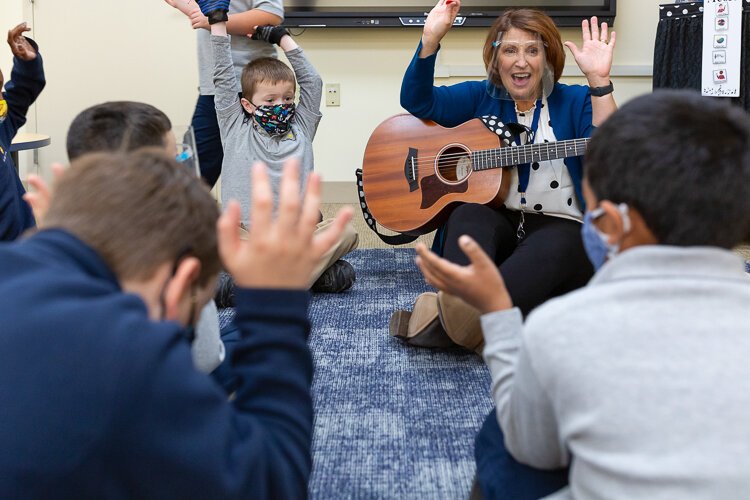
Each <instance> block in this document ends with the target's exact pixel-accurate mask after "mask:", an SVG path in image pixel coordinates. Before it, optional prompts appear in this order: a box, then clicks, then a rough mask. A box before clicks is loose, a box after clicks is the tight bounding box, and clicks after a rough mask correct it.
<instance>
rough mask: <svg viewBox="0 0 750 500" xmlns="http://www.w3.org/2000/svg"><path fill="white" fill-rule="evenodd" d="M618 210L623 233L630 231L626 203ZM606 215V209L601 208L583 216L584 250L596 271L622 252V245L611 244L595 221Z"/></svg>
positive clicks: (618, 206)
mask: <svg viewBox="0 0 750 500" xmlns="http://www.w3.org/2000/svg"><path fill="white" fill-rule="evenodd" d="M617 210H618V211H619V212H620V215H621V216H622V225H623V231H624V232H626V233H627V232H628V231H630V217H629V216H628V206H627V205H626V204H624V203H620V204H619V205H617ZM602 215H604V209H603V208H601V207H599V208H596V209H594V210H592V211H590V212H586V214H585V215H584V216H583V226H582V227H581V238H582V239H583V248H584V250H586V255H587V256H588V258H589V260H590V261H591V264H592V265H593V266H594V270H595V271H598V270H599V268H600V267H602V266H603V265H604V263H605V262H606V261H607V259H611V258H612V257H614V256H615V255H617V253H618V252H619V251H620V244H619V243H614V244H610V243H609V241H608V240H609V236H607V235H606V234H604V233H602V232H601V231H599V229H598V228H597V227H596V225H595V224H594V221H595V220H596V219H598V218H599V217H601V216H602Z"/></svg>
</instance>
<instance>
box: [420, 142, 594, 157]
mask: <svg viewBox="0 0 750 500" xmlns="http://www.w3.org/2000/svg"><path fill="white" fill-rule="evenodd" d="M589 140H590V139H588V138H586V139H570V143H572V144H573V146H570V147H575V148H578V147H579V146H583V145H585V144H586V143H587V142H588V141H589ZM562 143H567V141H558V142H550V143H543V144H527V145H524V146H511V147H505V148H495V149H481V150H477V151H472V152H470V153H467V152H466V151H462V152H460V153H446V154H444V155H433V156H420V157H419V159H418V160H417V161H422V160H428V161H431V160H434V159H435V158H453V157H465V156H477V155H488V156H489V155H492V156H498V155H496V154H495V153H494V152H500V156H511V157H512V156H514V155H521V154H523V155H527V154H534V149H539V150H541V149H545V148H546V149H547V151H546V152H547V153H549V150H550V149H555V151H557V150H559V149H560V146H550V145H551V144H562ZM562 147H563V148H566V149H567V147H569V146H567V145H566V146H562ZM506 151H507V153H506Z"/></svg>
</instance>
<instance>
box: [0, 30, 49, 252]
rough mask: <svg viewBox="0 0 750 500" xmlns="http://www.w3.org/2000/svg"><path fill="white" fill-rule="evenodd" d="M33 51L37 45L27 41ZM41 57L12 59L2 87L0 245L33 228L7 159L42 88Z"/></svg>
mask: <svg viewBox="0 0 750 500" xmlns="http://www.w3.org/2000/svg"><path fill="white" fill-rule="evenodd" d="M29 43H31V44H32V45H33V47H34V48H35V49H36V48H37V46H36V43H34V42H33V41H32V40H29ZM44 84H45V80H44V67H43V65H42V55H41V54H39V51H38V50H37V56H36V58H35V59H34V60H32V61H22V60H21V59H18V58H17V57H14V58H13V70H12V71H11V75H10V81H8V82H6V84H5V92H3V97H4V98H5V100H6V101H7V102H8V114H7V116H6V118H5V121H3V122H2V123H0V241H8V240H14V239H16V238H17V237H18V236H19V235H20V234H21V233H22V232H24V231H25V230H26V229H28V228H30V227H34V225H35V222H34V215H33V214H32V212H31V207H30V206H29V204H28V203H26V202H25V201H24V200H23V199H22V196H23V195H24V193H25V192H26V191H25V190H24V189H23V185H22V184H21V179H19V178H18V174H16V169H15V166H14V164H13V159H12V158H11V156H10V151H9V149H10V143H11V142H12V141H13V138H14V137H15V136H16V132H18V129H19V128H21V127H23V125H24V124H25V123H26V113H27V112H28V110H29V106H31V105H32V104H33V103H34V101H35V100H36V98H37V97H39V94H40V93H41V92H42V89H43V88H44Z"/></svg>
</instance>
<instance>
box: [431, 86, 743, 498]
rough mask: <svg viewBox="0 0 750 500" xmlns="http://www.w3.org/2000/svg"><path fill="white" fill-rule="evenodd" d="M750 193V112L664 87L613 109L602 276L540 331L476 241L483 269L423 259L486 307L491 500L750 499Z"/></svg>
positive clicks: (546, 314) (598, 201) (598, 203)
mask: <svg viewBox="0 0 750 500" xmlns="http://www.w3.org/2000/svg"><path fill="white" fill-rule="evenodd" d="M748 185H750V118H749V117H748V115H747V114H746V113H744V112H743V111H742V110H741V109H738V108H734V107H732V106H731V105H730V104H729V103H727V102H720V100H708V99H706V98H703V97H700V96H699V95H697V94H694V93H690V92H685V91H682V92H678V91H662V92H656V93H654V94H650V95H647V96H643V97H640V98H637V99H635V100H633V101H631V102H629V103H628V104H626V105H625V106H623V107H622V108H621V109H620V110H619V111H617V112H616V113H615V114H613V115H612V116H611V117H610V118H609V119H608V120H607V121H606V122H605V123H604V124H603V125H602V126H601V127H600V128H599V129H598V130H597V131H596V132H595V133H594V135H593V137H592V140H591V144H590V146H589V148H588V150H587V152H586V159H585V177H584V184H583V187H584V196H585V198H586V205H587V206H588V207H589V210H590V212H589V213H587V214H586V217H585V219H584V228H583V237H584V246H585V248H586V252H587V254H588V255H589V258H590V259H591V261H592V263H593V264H594V266H595V267H596V268H597V269H598V270H597V272H596V274H595V275H594V277H593V278H592V280H591V282H590V283H589V284H588V285H587V286H586V287H584V288H582V289H580V290H577V291H575V292H571V293H569V294H567V295H564V296H561V297H559V298H556V299H551V300H549V301H548V302H546V303H545V304H543V305H541V306H540V307H538V308H537V309H535V310H534V311H533V312H532V313H531V314H530V315H529V316H528V318H527V320H526V322H525V324H522V319H521V314H520V312H519V310H518V309H517V308H514V307H513V304H512V301H511V299H510V296H509V295H508V292H507V290H506V289H505V286H504V283H503V280H502V277H501V276H500V274H499V273H498V272H497V268H496V267H495V265H494V264H493V263H492V261H491V260H490V259H489V258H488V257H487V256H486V255H485V254H484V253H483V252H482V251H481V250H480V249H479V247H478V245H477V244H476V243H475V242H474V241H473V240H471V239H470V238H468V237H467V236H463V237H461V241H460V244H461V247H462V249H463V250H464V252H465V253H466V254H467V256H468V257H469V260H470V262H471V263H470V265H468V266H458V265H455V264H451V263H449V262H447V261H444V260H442V259H440V258H438V257H437V256H435V255H433V254H431V253H430V252H429V251H428V250H427V249H426V248H425V247H424V246H422V247H419V248H418V249H417V252H418V254H419V257H418V264H419V266H420V268H421V269H422V272H423V273H424V275H425V277H426V278H427V281H428V282H429V283H431V284H432V285H434V286H436V287H438V288H440V289H442V290H446V291H448V292H449V293H452V294H455V295H458V296H460V297H462V298H463V299H464V300H465V301H466V302H468V303H470V304H472V305H473V306H474V307H476V308H477V309H479V310H480V311H481V312H482V313H483V316H482V318H481V321H482V329H483V333H484V339H485V343H486V346H485V348H484V353H483V354H484V358H485V361H486V362H487V365H488V367H489V368H490V372H491V373H492V393H493V399H494V400H495V403H496V407H497V412H496V413H495V412H493V413H492V414H491V415H490V417H489V418H488V419H487V421H486V422H485V425H484V427H483V428H482V430H481V431H480V433H479V436H478V437H477V441H476V448H475V453H476V458H477V477H478V484H479V486H480V488H481V490H482V493H483V494H484V498H497V495H498V494H499V492H500V491H504V492H505V493H504V494H505V495H507V496H506V497H504V498H539V497H542V496H545V495H549V494H552V493H553V492H554V491H556V490H558V489H560V488H564V487H565V486H566V484H568V483H569V486H568V487H567V488H565V489H564V490H563V491H561V492H559V493H558V494H557V495H556V496H555V497H554V498H573V497H576V498H579V497H587V498H588V497H590V498H605V497H606V498H700V499H712V498H736V497H737V496H738V495H740V496H741V494H739V493H738V492H742V491H748V489H750V475H748V473H747V471H748V470H750V455H748V454H747V453H745V452H744V449H745V448H744V447H745V446H746V443H748V442H750V394H748V392H747V391H743V390H739V387H741V384H742V383H743V381H745V380H747V379H748V378H750V364H748V362H747V359H748V358H750V337H748V332H750V320H748V315H747V304H749V303H750V278H748V276H747V275H746V273H745V268H744V263H743V261H742V259H741V258H740V257H739V256H738V255H736V254H735V253H733V252H732V251H731V249H732V248H733V247H735V246H736V245H739V244H741V243H743V242H745V240H746V238H747V236H748V234H750V197H748V195H747V186H748ZM501 429H502V432H501ZM516 460H517V462H516ZM519 462H520V463H519ZM522 464H526V465H522ZM529 466H530V467H529ZM532 467H535V468H537V469H546V470H545V471H540V470H536V469H532ZM568 467H569V470H567V468H568Z"/></svg>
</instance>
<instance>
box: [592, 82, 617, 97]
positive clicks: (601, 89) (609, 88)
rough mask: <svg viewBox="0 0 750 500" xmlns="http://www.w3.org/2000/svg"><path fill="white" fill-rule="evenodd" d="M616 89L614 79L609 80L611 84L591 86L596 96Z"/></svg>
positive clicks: (601, 95) (593, 94)
mask: <svg viewBox="0 0 750 500" xmlns="http://www.w3.org/2000/svg"><path fill="white" fill-rule="evenodd" d="M614 90H615V86H614V85H613V84H612V80H610V81H609V85H606V86H604V87H589V92H591V95H592V96H594V97H603V96H605V95H607V94H611V93H612V92H613V91H614Z"/></svg>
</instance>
